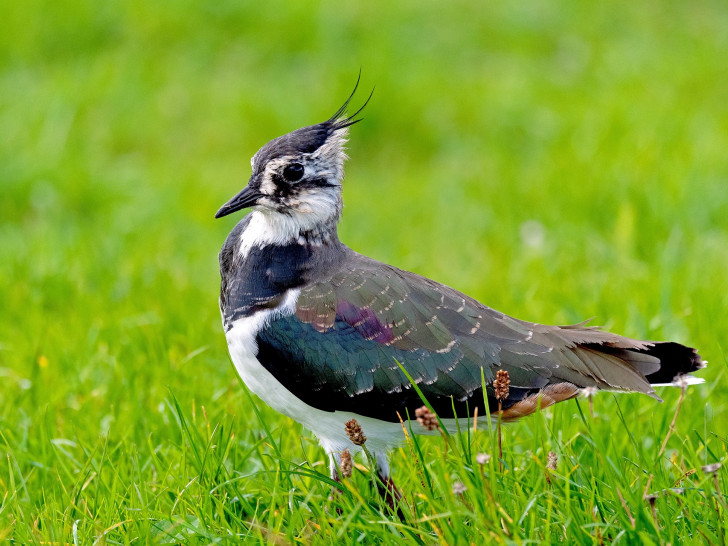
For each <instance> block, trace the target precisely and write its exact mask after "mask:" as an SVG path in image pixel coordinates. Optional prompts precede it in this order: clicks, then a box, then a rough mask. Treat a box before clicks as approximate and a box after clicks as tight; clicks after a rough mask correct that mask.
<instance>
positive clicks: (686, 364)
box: [639, 341, 706, 387]
mask: <svg viewBox="0 0 728 546" xmlns="http://www.w3.org/2000/svg"><path fill="white" fill-rule="evenodd" d="M639 352H641V353H643V354H646V355H649V356H652V357H655V358H658V359H660V369H659V370H657V371H656V372H654V373H651V374H649V375H646V376H645V379H647V381H649V382H650V385H652V386H653V387H654V386H661V385H671V384H674V383H673V382H674V381H675V379H676V378H678V377H683V376H687V375H688V374H690V373H692V372H695V371H698V370H700V369H702V368H705V365H706V362H705V361H704V360H703V359H702V358H700V355H699V354H698V352H697V351H696V350H695V349H693V348H691V347H686V346H685V345H680V344H679V343H674V342H671V341H667V342H660V343H655V344H654V345H653V346H652V347H649V348H647V349H643V350H642V351H639ZM685 380H686V381H687V383H688V384H695V383H703V382H704V381H705V380H704V379H702V378H699V377H686V379H685Z"/></svg>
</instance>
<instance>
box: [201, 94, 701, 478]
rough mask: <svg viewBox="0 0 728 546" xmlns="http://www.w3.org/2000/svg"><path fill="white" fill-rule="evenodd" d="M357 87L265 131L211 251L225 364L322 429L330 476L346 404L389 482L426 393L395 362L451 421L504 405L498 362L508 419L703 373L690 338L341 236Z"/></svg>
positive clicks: (269, 399) (343, 440)
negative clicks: (637, 332)
mask: <svg viewBox="0 0 728 546" xmlns="http://www.w3.org/2000/svg"><path fill="white" fill-rule="evenodd" d="M355 90H356V89H355ZM353 94H354V93H352V96H353ZM370 97H371V95H370ZM351 98H352V97H351V96H350V97H349V99H348V100H347V101H346V103H344V105H343V106H342V107H341V108H339V110H338V111H337V112H336V113H335V114H334V115H333V116H332V117H331V118H329V119H328V120H326V121H324V122H323V123H319V124H317V125H311V126H309V127H303V128H301V129H298V130H296V131H293V132H291V133H289V134H287V135H283V136H281V137H278V138H276V139H274V140H271V141H270V142H268V143H267V144H266V145H265V146H263V147H262V148H261V149H260V150H259V151H258V152H257V153H256V154H255V155H254V156H253V159H252V160H251V165H252V171H253V172H252V175H251V177H250V180H249V182H248V184H247V185H246V186H245V188H243V190H242V191H241V192H240V193H238V194H237V195H236V196H235V197H233V198H232V199H230V201H228V202H227V203H225V205H223V206H222V208H221V209H220V210H219V211H218V212H217V214H216V215H215V217H216V218H220V217H223V216H226V215H228V214H230V213H233V212H235V211H238V210H241V209H245V208H248V207H250V208H252V209H253V211H252V212H251V213H250V214H248V215H247V216H246V217H245V218H243V220H242V221H241V222H239V223H238V224H237V225H236V226H235V228H234V229H233V230H232V232H231V233H230V235H229V236H228V238H227V240H226V241H225V244H224V245H223V247H222V250H221V252H220V274H221V277H222V286H221V291H220V308H221V311H222V318H223V325H224V328H225V334H226V337H227V342H228V347H229V350H230V355H231V357H232V360H233V362H234V364H235V367H236V369H237V371H238V373H239V374H240V376H241V378H242V379H243V381H244V382H245V384H246V385H247V386H248V387H249V388H250V390H251V391H253V392H254V393H255V394H256V395H258V396H259V397H260V398H261V399H262V400H263V401H264V402H266V403H267V404H268V405H269V406H271V407H272V408H274V409H275V410H277V411H279V412H281V413H283V414H285V415H287V416H289V417H291V418H293V419H295V420H296V421H298V422H299V423H301V424H302V425H303V426H304V427H306V428H308V429H309V430H311V431H312V432H313V433H314V434H315V435H316V436H317V437H318V439H319V441H320V443H321V445H322V447H323V448H324V450H325V451H326V452H327V453H328V455H329V457H330V468H331V473H332V477H333V478H334V479H337V477H338V475H337V470H336V469H337V462H338V460H339V456H340V454H341V452H342V451H343V450H345V449H349V450H351V451H355V450H356V449H357V448H356V446H354V445H353V444H352V442H351V441H350V439H349V437H347V432H346V429H345V424H346V423H347V421H349V420H350V419H356V420H357V421H358V422H359V424H360V425H361V426H362V428H363V430H364V433H365V435H366V437H367V443H366V445H367V447H368V448H369V449H370V451H372V452H374V453H375V455H376V460H377V466H378V472H379V474H380V477H381V478H382V480H383V482H384V483H390V481H389V480H390V478H389V468H388V463H387V457H386V454H387V451H388V450H389V449H390V448H392V447H394V446H397V445H400V444H401V443H402V441H403V439H404V435H403V432H402V427H401V425H400V422H399V418H398V414H399V415H400V416H402V417H403V418H405V419H406V418H407V416H408V415H409V416H414V415H415V410H416V409H418V408H420V407H421V406H422V405H423V403H422V400H421V399H420V396H419V395H418V393H417V392H416V390H415V389H414V388H413V387H412V384H411V382H410V379H409V378H407V376H406V375H405V374H404V373H403V371H402V369H401V368H400V364H401V366H402V367H403V368H404V369H405V370H407V372H408V374H409V376H410V377H411V379H412V380H413V381H414V382H415V383H416V384H417V385H418V386H419V388H420V389H421V391H422V393H423V394H424V396H425V397H426V398H427V400H428V401H429V402H430V404H431V405H432V406H433V408H434V409H435V411H436V412H437V413H438V414H439V415H440V417H441V418H443V419H444V423H445V425H446V426H452V425H454V419H453V417H454V416H455V415H457V416H458V417H465V416H466V415H467V414H468V413H469V414H470V415H471V416H472V415H473V412H474V411H475V409H476V408H478V412H479V414H480V415H481V416H482V415H485V414H486V412H485V402H486V401H487V404H488V406H489V411H490V412H491V414H492V415H495V414H496V413H497V412H498V407H499V406H498V403H497V402H496V399H495V394H494V392H493V386H492V383H493V380H494V378H495V376H496V372H497V371H498V370H505V371H507V372H508V376H509V378H510V381H511V384H510V388H509V389H508V395H507V398H506V399H505V400H502V401H501V406H500V407H501V410H502V411H501V414H500V417H501V418H502V419H504V420H512V419H516V418H518V417H522V416H525V415H528V414H530V413H533V412H534V411H536V410H537V409H538V408H539V407H546V406H549V405H551V404H554V403H556V402H561V401H563V400H568V399H570V398H573V397H575V396H577V394H579V393H580V391H581V390H582V389H587V388H589V390H590V391H593V390H595V389H606V390H612V391H623V392H639V393H644V394H647V395H649V396H651V397H653V398H656V399H659V398H658V396H657V395H656V394H655V391H654V389H653V387H654V386H655V385H657V384H669V383H671V382H673V380H674V379H675V378H676V377H680V378H681V379H682V381H690V380H693V381H691V382H698V380H697V379H695V378H692V377H689V378H688V379H686V377H688V376H687V374H689V373H690V372H693V371H695V370H698V369H700V368H702V367H703V366H704V363H703V361H702V360H701V358H700V356H699V355H698V353H697V352H696V351H695V350H694V349H692V348H689V347H686V346H684V345H680V344H678V343H672V342H652V341H639V340H635V339H629V338H626V337H622V336H619V335H616V334H612V333H609V332H606V331H603V330H601V329H599V328H598V327H595V326H586V325H585V324H583V323H582V324H576V325H570V326H545V325H543V324H536V323H533V322H526V321H523V320H518V319H515V318H511V317H509V316H507V315H504V314H503V313H499V312H498V311H496V310H494V309H491V308H490V307H486V306H485V305H483V304H481V303H480V302H478V301H476V300H474V299H473V298H471V297H469V296H467V295H465V294H462V293H460V292H458V291H457V290H454V289H453V288H450V287H448V286H445V285H443V284H440V283H438V282H436V281H433V280H430V279H428V278H425V277H422V276H420V275H416V274H414V273H410V272H407V271H403V270H401V269H398V268H396V267H393V266H391V265H387V264H385V263H382V262H378V261H376V260H373V259H371V258H367V257H366V256H363V255H361V254H358V253H356V252H355V251H353V250H352V249H350V248H349V247H347V246H346V245H344V244H343V243H342V242H341V241H340V240H339V237H338V234H337V224H338V222H339V219H340V217H341V212H342V198H341V192H342V181H343V178H344V161H345V160H346V159H347V156H346V153H345V148H344V145H345V143H346V139H347V134H348V131H349V127H350V126H351V125H353V124H354V123H357V122H358V121H360V120H359V119H357V118H356V116H357V115H358V114H359V112H361V108H360V109H359V110H358V111H357V112H356V113H355V114H354V115H351V116H348V115H346V113H345V112H346V108H347V106H348V104H349V101H350V100H351ZM365 104H366V103H365ZM362 108H363V107H362ZM483 378H484V382H483ZM484 383H485V385H486V387H485V391H486V392H485V393H483V384H484ZM453 410H454V411H455V414H454V413H453ZM413 426H414V429H415V431H416V432H423V433H424V432H426V431H425V429H424V428H422V427H421V426H419V425H418V424H416V423H415V424H414V425H413ZM418 427H419V428H418Z"/></svg>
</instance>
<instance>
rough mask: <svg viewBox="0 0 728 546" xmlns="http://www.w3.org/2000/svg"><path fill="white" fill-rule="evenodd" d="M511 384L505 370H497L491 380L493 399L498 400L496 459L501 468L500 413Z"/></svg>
mask: <svg viewBox="0 0 728 546" xmlns="http://www.w3.org/2000/svg"><path fill="white" fill-rule="evenodd" d="M510 386H511V378H510V377H509V376H508V372H507V371H506V370H498V371H497V372H496V374H495V379H494V380H493V390H494V391H495V399H496V400H498V424H497V429H498V459H499V467H500V469H501V470H503V440H502V438H501V415H502V411H503V400H505V399H506V398H508V390H509V388H510Z"/></svg>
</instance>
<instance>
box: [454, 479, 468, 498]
mask: <svg viewBox="0 0 728 546" xmlns="http://www.w3.org/2000/svg"><path fill="white" fill-rule="evenodd" d="M466 489H467V487H465V484H463V482H455V483H454V484H452V492H453V493H454V494H456V495H462V494H463V493H465V490H466Z"/></svg>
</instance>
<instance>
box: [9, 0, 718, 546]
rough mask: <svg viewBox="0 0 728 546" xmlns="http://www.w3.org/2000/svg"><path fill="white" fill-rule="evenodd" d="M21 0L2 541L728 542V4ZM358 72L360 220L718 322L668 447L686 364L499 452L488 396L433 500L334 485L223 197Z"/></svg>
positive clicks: (495, 299)
mask: <svg viewBox="0 0 728 546" xmlns="http://www.w3.org/2000/svg"><path fill="white" fill-rule="evenodd" d="M3 12H4V15H3V18H4V23H3V31H2V32H0V309H2V311H1V312H0V450H1V451H2V452H3V454H4V457H3V459H4V460H3V461H2V463H1V464H0V538H1V539H2V540H3V541H10V540H13V541H14V542H15V543H16V544H32V543H46V544H47V543H77V544H91V543H94V542H97V543H99V544H103V543H108V544H129V543H140V542H141V543H144V542H151V543H154V542H162V543H163V542H170V543H174V542H189V543H193V544H197V543H200V544H206V543H215V542H228V541H230V542H232V541H235V540H237V539H243V538H244V539H248V540H251V541H252V540H259V541H263V542H271V543H288V542H303V543H308V542H311V543H331V542H334V541H345V542H353V541H364V542H373V541H382V542H386V543H390V542H397V541H399V540H416V541H420V542H423V543H432V542H437V541H442V542H447V543H451V544H455V543H468V542H473V543H482V542H483V541H486V540H492V541H493V542H499V543H505V542H515V543H518V542H526V541H537V542H544V541H545V542H549V541H553V542H560V541H569V542H573V541H578V542H582V543H590V542H595V543H598V542H601V541H605V542H610V541H615V542H618V543H622V544H627V543H636V542H638V541H639V542H642V543H646V544H648V543H660V542H662V543H665V542H671V543H673V544H675V543H679V542H687V541H709V542H711V543H714V544H720V543H721V542H722V541H725V533H726V524H725V519H726V496H725V492H726V491H728V464H725V463H726V449H727V444H728V424H727V423H728V398H727V397H726V394H725V393H726V388H727V387H728V378H727V377H726V361H727V359H726V353H725V349H724V347H723V343H724V339H725V334H726V331H727V329H728V318H726V309H727V308H728V283H727V282H726V272H727V271H728V161H726V159H727V158H728V155H727V152H726V150H728V88H727V87H726V81H727V77H728V64H727V63H726V57H725V51H726V50H727V49H728V34H726V33H725V28H728V27H727V25H728V9H726V7H725V3H724V2H718V1H716V2H707V1H699V2H691V3H679V2H670V3H654V2H638V3H620V4H614V3H582V2H576V1H574V2H560V3H552V2H525V1H523V2H508V3H495V4H493V3H491V4H488V5H483V4H482V3H479V2H465V1H455V2H449V3H447V4H435V3H433V4H432V5H425V4H423V3H422V2H401V3H397V4H396V5H393V4H392V3H390V2H367V3H364V2H362V3H347V4H346V5H345V6H341V5H339V3H335V2H324V3H321V4H315V5H314V4H309V3H304V2H301V3H293V2H291V3H281V2H275V1H274V2H269V3H263V2H258V3H255V5H253V4H252V3H249V4H243V3H238V2H226V1H217V2H185V1H178V2H172V3H154V2H141V1H134V0H129V1H120V2H103V3H91V2H88V3H85V2H82V1H75V0H63V1H58V2H53V3H47V2H36V1H30V2H13V3H10V4H8V5H6V6H5V7H4V9H3ZM360 66H363V74H364V76H363V87H364V88H368V87H370V86H372V85H376V86H377V90H376V93H375V95H374V98H373V100H372V102H371V104H370V105H369V106H368V108H367V111H366V120H365V121H364V122H363V123H361V124H359V125H357V126H356V127H355V128H354V129H353V132H352V138H351V141H350V155H351V157H352V160H351V162H350V164H349V168H348V176H347V180H346V189H345V199H346V204H347V208H346V210H345V218H344V221H343V224H342V226H341V235H342V238H343V239H344V240H345V241H346V242H347V243H348V244H349V245H350V246H352V247H353V248H355V249H357V250H359V251H361V252H363V253H366V254H369V255H371V256H374V257H376V258H379V259H381V260H384V261H387V262H390V263H394V264H396V265H399V266H401V267H403V268H405V269H410V270H414V271H417V272H419V273H422V274H425V275H428V276H430V277H433V278H436V279H438V280H440V281H443V282H446V283H448V284H450V285H453V286H455V287H457V288H458V289H460V290H462V291H465V292H467V293H469V294H471V295H473V296H475V297H477V298H478V299H480V300H481V301H484V302H486V303H488V304H489V305H491V306H492V307H495V308H497V309H499V310H502V311H504V312H507V313H510V314H513V315H516V316H518V317H521V318H525V319H530V320H535V321H539V322H555V323H567V322H575V321H579V320H582V319H585V318H588V317H591V316H595V317H596V323H599V324H604V325H605V326H607V327H609V328H611V329H614V330H616V331H619V332H621V333H625V334H628V335H630V336H632V337H644V338H650V339H675V340H679V341H682V342H684V343H687V344H691V345H693V346H696V347H699V348H700V350H701V353H702V354H703V356H704V357H705V358H706V359H708V360H709V361H710V363H711V364H710V366H709V368H708V369H707V370H705V371H704V372H702V373H701V376H702V377H704V378H705V379H706V384H705V385H703V386H700V387H693V388H691V389H690V390H689V392H688V395H687V398H686V399H685V400H684V402H683V403H682V407H681V409H680V412H679V415H678V418H677V420H676V428H675V431H674V434H672V436H671V438H670V439H669V440H668V442H667V447H666V450H665V451H664V453H660V447H661V444H662V442H663V441H664V439H665V438H666V436H667V435H668V429H669V426H670V422H671V420H672V418H673V415H674V413H675V411H676V408H677V405H678V398H679V395H680V390H679V389H672V390H670V389H663V391H661V395H662V396H663V397H664V399H665V404H658V403H656V402H655V401H654V400H651V399H649V398H647V397H640V396H619V397H617V396H613V395H611V394H600V395H599V396H597V397H596V399H595V400H594V407H593V416H592V415H591V414H590V411H589V407H588V405H587V404H586V403H585V401H584V400H582V401H570V402H567V403H564V404H561V405H559V406H558V407H556V408H553V409H552V410H549V411H546V412H544V413H543V414H541V415H536V416H533V417H532V418H529V419H527V420H525V421H524V422H521V423H518V424H515V425H513V426H509V427H507V428H506V429H505V430H504V432H503V459H504V461H503V464H504V469H503V470H499V468H498V466H499V464H498V462H497V461H496V457H495V456H494V455H496V453H497V448H496V447H495V444H494V434H493V433H492V432H489V431H488V430H487V429H485V430H484V423H485V422H484V421H483V420H481V422H480V424H479V427H478V429H479V430H478V431H477V432H474V433H471V434H469V435H464V436H463V437H462V438H458V437H456V438H452V439H451V440H449V444H450V445H449V446H448V447H445V446H446V440H444V439H442V438H439V437H435V438H426V439H420V440H418V444H417V446H410V447H405V448H403V449H401V450H398V451H395V452H394V453H393V455H392V464H393V467H394V475H395V477H396V478H397V480H398V483H399V485H400V487H401V489H402V490H403V492H404V493H405V496H406V500H407V503H406V506H403V507H402V510H403V512H404V520H403V521H400V520H399V519H398V518H396V517H392V515H391V514H389V513H388V512H387V510H386V508H384V507H382V506H381V504H380V503H379V501H378V500H377V499H376V497H374V496H373V495H371V494H370V491H369V488H370V484H369V480H368V476H367V474H366V466H365V464H366V463H365V462H364V461H361V462H360V466H359V470H357V471H356V472H355V475H354V477H353V478H352V479H351V480H348V481H347V482H346V483H345V484H344V490H343V492H342V494H339V495H337V496H336V497H335V498H334V499H333V500H329V495H330V493H331V488H330V484H329V483H328V481H327V479H326V477H325V475H326V466H325V461H324V454H323V453H322V451H321V450H320V449H319V448H318V447H317V444H316V441H315V439H314V438H312V437H311V434H310V433H308V432H306V431H305V430H302V429H301V428H300V427H299V426H298V425H297V424H295V423H294V422H293V421H291V420H289V419H286V418H283V417H281V416H279V415H277V414H276V413H275V412H273V411H272V410H270V409H269V408H267V407H266V406H265V405H264V404H262V403H261V402H260V401H258V400H256V399H254V398H251V396H249V395H248V394H247V392H246V391H245V389H244V388H243V387H242V386H241V385H240V383H239V381H238V380H237V378H236V376H235V374H234V370H233V368H232V366H231V364H230V362H229V359H228V356H227V351H226V346H225V341H224V337H223V334H222V329H221V326H220V321H219V314H218V310H217V289H218V273H217V261H216V260H217V257H216V254H217V250H218V249H219V247H220V245H221V243H222V241H223V239H224V237H225V235H226V233H227V232H228V231H229V230H230V229H231V227H232V225H233V222H234V221H235V219H234V218H226V219H225V220H221V221H214V220H213V218H212V216H213V214H214V212H215V211H216V210H217V208H218V206H219V205H220V204H222V203H223V202H224V201H225V200H227V199H228V198H229V197H230V196H231V195H232V194H233V193H235V192H236V191H237V190H238V189H239V188H240V187H242V186H243V185H244V184H245V182H246V180H247V177H248V174H249V166H248V160H249V158H250V156H251V155H252V154H253V153H254V152H255V151H256V150H257V148H258V147H259V146H260V145H262V144H263V143H265V142H266V141H267V140H268V139H270V138H272V137H275V136H277V135H279V134H281V133H283V132H287V131H289V130H292V129H294V128H297V127H299V126H301V125H304V124H310V123H314V122H317V121H320V120H323V119H324V118H326V117H328V116H329V115H330V114H331V113H332V112H333V111H334V110H335V109H336V108H337V107H338V105H339V104H340V102H341V101H342V100H343V98H344V97H345V96H346V95H347V94H348V91H349V90H350V88H351V86H352V84H353V81H354V79H355V76H356V73H357V71H358V69H359V67H360ZM355 102H356V101H355ZM415 447H416V448H417V449H415ZM549 452H554V453H556V454H557V456H558V463H557V465H556V470H555V471H553V472H552V471H546V469H545V465H546V462H547V456H548V453H549ZM478 453H487V454H490V455H493V456H494V457H493V458H491V459H490V461H489V462H488V463H487V464H486V465H480V464H478V463H477V461H476V460H475V457H476V455H477V454H478ZM719 461H721V462H723V463H724V464H723V467H722V468H721V469H720V470H719V471H718V472H717V474H715V475H711V474H709V473H706V472H704V471H703V470H702V469H701V467H702V466H703V465H706V464H708V463H714V462H719ZM456 482H458V483H461V484H463V485H464V486H465V488H466V489H465V491H464V492H463V493H462V494H456V493H454V492H453V485H454V484H455V483H456ZM458 487H459V486H458ZM677 488H679V489H677ZM456 489H457V487H456ZM649 495H654V497H650V496H649Z"/></svg>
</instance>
